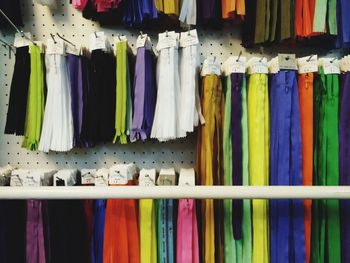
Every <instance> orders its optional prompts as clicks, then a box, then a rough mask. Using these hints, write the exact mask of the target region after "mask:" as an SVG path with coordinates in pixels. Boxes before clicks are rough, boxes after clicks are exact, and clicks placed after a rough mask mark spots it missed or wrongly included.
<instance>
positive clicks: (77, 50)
mask: <svg viewBox="0 0 350 263" xmlns="http://www.w3.org/2000/svg"><path fill="white" fill-rule="evenodd" d="M66 53H68V54H72V55H76V56H79V55H80V46H77V45H76V46H75V47H74V46H72V45H70V44H68V45H67V46H66Z"/></svg>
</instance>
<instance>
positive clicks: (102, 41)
mask: <svg viewBox="0 0 350 263" xmlns="http://www.w3.org/2000/svg"><path fill="white" fill-rule="evenodd" d="M95 34H96V35H95ZM106 40H107V38H106V36H105V33H104V32H95V33H93V34H91V35H90V44H89V47H90V51H92V50H96V49H104V50H105V49H106V48H107V47H106Z"/></svg>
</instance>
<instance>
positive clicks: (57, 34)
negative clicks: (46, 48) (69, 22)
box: [56, 33, 75, 47]
mask: <svg viewBox="0 0 350 263" xmlns="http://www.w3.org/2000/svg"><path fill="white" fill-rule="evenodd" d="M56 35H57V36H58V37H59V38H60V39H62V40H63V41H65V42H67V43H68V44H70V45H72V46H73V47H75V45H74V44H73V43H72V42H70V41H68V40H67V39H65V38H64V37H62V36H61V35H60V34H58V33H56Z"/></svg>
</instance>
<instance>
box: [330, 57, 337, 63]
mask: <svg viewBox="0 0 350 263" xmlns="http://www.w3.org/2000/svg"><path fill="white" fill-rule="evenodd" d="M337 59H338V58H337V57H335V58H333V59H332V60H331V61H330V62H331V63H333V62H334V61H336V60H337Z"/></svg>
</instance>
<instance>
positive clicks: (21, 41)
mask: <svg viewBox="0 0 350 263" xmlns="http://www.w3.org/2000/svg"><path fill="white" fill-rule="evenodd" d="M24 35H25V36H26V37H28V38H29V39H32V34H31V33H30V32H25V33H24ZM29 39H27V38H25V37H23V36H22V34H20V33H16V34H15V41H14V43H13V45H14V46H15V47H25V46H29V45H31V44H32V42H31V41H30V40H29Z"/></svg>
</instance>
